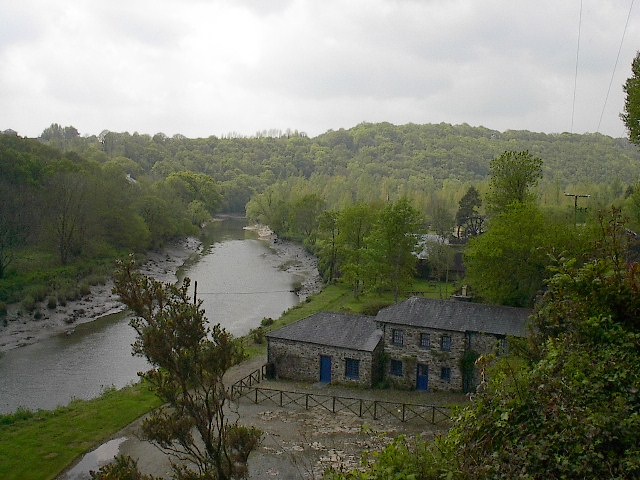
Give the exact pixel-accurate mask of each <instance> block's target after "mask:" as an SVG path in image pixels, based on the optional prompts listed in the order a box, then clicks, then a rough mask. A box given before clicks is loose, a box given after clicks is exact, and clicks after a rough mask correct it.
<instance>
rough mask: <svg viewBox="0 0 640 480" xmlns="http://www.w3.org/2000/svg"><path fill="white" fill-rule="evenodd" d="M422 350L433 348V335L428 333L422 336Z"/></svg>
mask: <svg viewBox="0 0 640 480" xmlns="http://www.w3.org/2000/svg"><path fill="white" fill-rule="evenodd" d="M420 348H424V349H429V348H431V335H430V334H428V333H421V334H420Z"/></svg>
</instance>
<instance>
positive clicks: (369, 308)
mask: <svg viewBox="0 0 640 480" xmlns="http://www.w3.org/2000/svg"><path fill="white" fill-rule="evenodd" d="M389 305H390V304H389V303H388V302H376V303H372V304H370V305H366V306H364V307H363V308H362V314H363V315H370V316H372V317H374V316H376V315H377V314H378V312H379V311H380V310H382V309H383V308H385V307H388V306H389Z"/></svg>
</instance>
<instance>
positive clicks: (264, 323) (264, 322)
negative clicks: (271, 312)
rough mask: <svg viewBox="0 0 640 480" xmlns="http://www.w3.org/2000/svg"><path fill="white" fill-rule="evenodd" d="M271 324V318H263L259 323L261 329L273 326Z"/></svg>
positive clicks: (272, 320)
mask: <svg viewBox="0 0 640 480" xmlns="http://www.w3.org/2000/svg"><path fill="white" fill-rule="evenodd" d="M273 322H275V320H274V319H273V318H270V317H264V318H263V319H262V321H261V322H260V325H262V326H263V327H270V326H271V325H273Z"/></svg>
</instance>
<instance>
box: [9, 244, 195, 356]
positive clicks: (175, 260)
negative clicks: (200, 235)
mask: <svg viewBox="0 0 640 480" xmlns="http://www.w3.org/2000/svg"><path fill="white" fill-rule="evenodd" d="M200 248H201V243H200V241H199V240H197V239H195V238H187V239H184V240H181V241H179V242H176V243H174V244H172V245H169V246H167V247H166V248H164V249H162V250H160V251H157V252H149V253H148V254H147V255H146V258H147V259H146V261H145V263H144V265H143V266H142V268H141V269H140V271H141V272H142V273H144V274H145V275H149V276H151V277H153V278H155V279H157V280H159V281H162V282H175V281H176V280H177V277H176V272H177V271H178V269H179V268H180V267H181V266H182V265H183V264H184V263H185V262H186V261H187V259H188V258H189V257H191V256H192V255H194V254H196V253H198V252H199V251H200ZM112 289H113V281H112V280H111V279H109V280H108V281H107V282H106V283H105V284H104V285H96V286H93V287H91V293H90V294H89V295H87V296H85V297H84V298H82V299H80V300H76V301H69V302H67V304H66V305H65V306H61V305H58V306H56V308H54V309H49V308H47V305H46V303H45V302H40V303H38V304H37V306H36V310H35V311H39V312H40V313H41V314H42V317H41V318H40V319H38V320H36V319H35V318H34V317H33V314H30V313H27V312H24V311H23V309H22V307H21V305H20V304H12V305H9V306H8V309H7V316H6V317H5V318H6V325H4V324H3V323H0V352H4V351H7V350H11V349H13V348H18V347H23V346H25V345H30V344H32V343H35V342H38V341H39V340H42V339H44V338H47V337H49V336H52V335H58V334H61V333H68V332H72V331H73V329H74V328H75V327H76V326H77V325H79V324H82V323H87V322H91V321H94V320H96V319H98V318H101V317H104V316H106V315H112V314H115V313H119V312H122V311H123V310H124V306H123V305H122V303H120V302H119V301H118V298H117V296H115V295H114V294H113V293H112V292H111V290H112Z"/></svg>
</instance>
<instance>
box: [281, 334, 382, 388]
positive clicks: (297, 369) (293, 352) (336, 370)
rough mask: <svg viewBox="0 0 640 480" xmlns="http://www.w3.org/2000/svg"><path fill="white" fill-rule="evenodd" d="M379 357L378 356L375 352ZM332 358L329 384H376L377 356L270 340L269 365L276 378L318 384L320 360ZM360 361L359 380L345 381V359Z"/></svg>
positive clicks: (308, 344)
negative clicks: (325, 357)
mask: <svg viewBox="0 0 640 480" xmlns="http://www.w3.org/2000/svg"><path fill="white" fill-rule="evenodd" d="M376 353H378V352H376ZM321 355H326V356H330V357H331V383H336V384H347V385H362V386H365V387H371V386H372V385H373V382H374V381H377V379H376V378H375V377H376V373H377V372H378V371H379V368H378V366H377V363H378V361H377V359H378V357H379V355H376V354H372V353H371V352H361V351H355V350H348V349H343V348H334V347H328V346H322V345H315V344H311V343H302V342H294V341H291V340H282V339H276V338H270V339H269V348H268V362H269V363H272V364H273V365H274V366H275V372H276V376H277V378H282V379H286V380H297V381H305V382H318V381H320V356H321ZM347 358H351V359H354V360H359V361H360V368H359V373H360V376H359V379H358V380H352V379H350V378H346V377H345V370H346V359H347Z"/></svg>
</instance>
